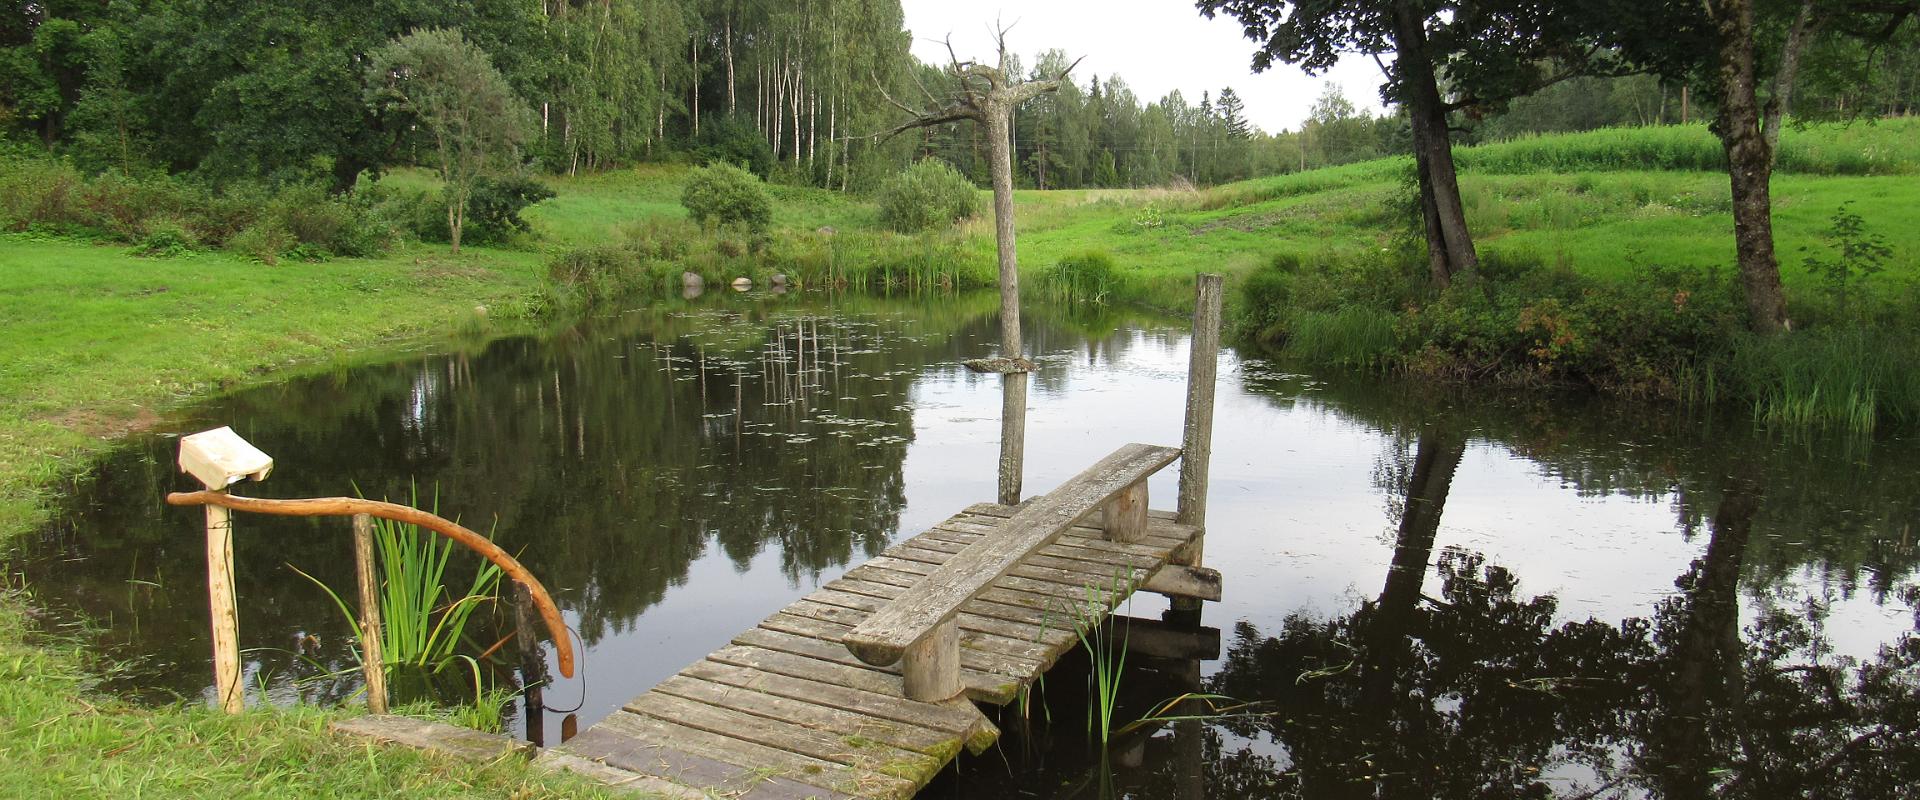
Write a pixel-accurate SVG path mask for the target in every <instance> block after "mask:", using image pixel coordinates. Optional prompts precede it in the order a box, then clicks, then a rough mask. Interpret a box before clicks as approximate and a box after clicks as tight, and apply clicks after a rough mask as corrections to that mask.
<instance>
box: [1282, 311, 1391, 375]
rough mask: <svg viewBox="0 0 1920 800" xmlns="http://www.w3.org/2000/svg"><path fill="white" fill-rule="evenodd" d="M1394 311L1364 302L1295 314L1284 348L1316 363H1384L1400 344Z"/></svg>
mask: <svg viewBox="0 0 1920 800" xmlns="http://www.w3.org/2000/svg"><path fill="white" fill-rule="evenodd" d="M1394 320H1395V317H1394V315H1393V314H1392V313H1390V312H1386V311H1381V310H1379V309H1375V308H1367V307H1364V306H1349V307H1347V308H1341V309H1337V310H1334V311H1301V312H1298V313H1296V314H1294V315H1293V318H1292V320H1291V325H1292V332H1291V334H1290V335H1289V336H1288V337H1287V340H1286V347H1285V352H1286V353H1287V355H1289V356H1293V357H1295V358H1299V359H1300V360H1302V361H1306V362H1309V363H1313V364H1328V365H1332V366H1338V367H1357V368H1362V369H1371V368H1376V367H1384V366H1386V365H1387V363H1388V361H1389V359H1391V358H1392V356H1393V355H1394V353H1395V352H1396V351H1397V348H1398V346H1399V344H1398V342H1397V341H1396V339H1395V337H1394V330H1393V329H1394Z"/></svg>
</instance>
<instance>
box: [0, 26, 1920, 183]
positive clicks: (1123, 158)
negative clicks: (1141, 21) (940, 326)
mask: <svg viewBox="0 0 1920 800" xmlns="http://www.w3.org/2000/svg"><path fill="white" fill-rule="evenodd" d="M904 25H905V20H904V18H903V16H902V12H901V9H900V5H899V3H898V2H897V0H796V1H794V2H773V1H771V0H592V1H590V2H574V1H573V0H544V2H533V3H528V2H509V1H508V0H467V2H460V3H419V2H411V1H408V0H376V1H375V2H366V3H354V4H350V5H343V4H338V3H330V2H322V1H321V0H289V1H288V2H276V3H271V4H261V3H247V2H237V1H236V0H132V1H123V2H111V3H97V2H63V1H61V0H41V1H38V2H27V3H20V4H15V5H13V6H12V8H11V9H10V11H9V12H8V13H6V14H5V16H4V18H0V130H4V131H5V133H6V135H7V137H8V138H9V139H12V140H14V141H15V142H16V143H18V146H25V147H29V148H31V147H33V146H35V145H37V147H38V148H40V149H43V150H48V151H53V152H56V153H60V154H63V155H66V156H69V157H71V158H72V159H73V160H74V161H75V162H76V163H78V164H80V165H81V166H82V167H83V168H87V169H90V170H94V171H106V170H118V171H122V172H135V171H140V170H159V171H165V172H170V173H192V174H195V175H198V176H202V177H205V178H207V179H209V180H212V181H215V182H222V181H230V180H235V179H266V180H270V181H274V182H285V181H289V180H294V181H316V180H318V181H324V182H326V183H328V184H330V185H332V186H334V187H336V188H344V187H346V186H348V185H351V184H352V182H353V181H354V180H355V179H356V178H357V177H358V176H359V175H360V174H361V173H363V172H365V171H368V170H374V171H377V170H380V169H383V168H386V167H391V166H396V165H404V164H409V163H414V162H415V161H418V160H422V159H423V158H424V157H423V156H421V155H419V154H418V153H417V152H416V148H418V147H420V146H421V143H420V142H418V141H415V138H416V136H415V132H416V128H415V126H414V125H412V124H411V120H408V119H406V118H405V116H404V115H401V114H396V113H394V112H393V110H392V109H387V108H381V107H378V106H377V105H376V104H372V103H369V102H367V100H366V96H367V88H368V87H367V86H366V85H365V84H366V82H367V77H366V70H365V67H366V64H367V62H368V59H369V57H370V54H372V53H374V52H375V51H377V50H378V49H379V48H380V47H381V46H383V45H385V44H386V43H388V42H390V41H392V40H394V39H395V38H397V37H399V36H402V35H404V34H405V33H407V32H409V31H413V30H418V29H423V28H453V29H458V30H459V31H460V32H461V33H462V35H464V36H465V37H466V38H467V39H468V41H470V42H472V43H473V44H475V45H477V46H478V47H480V48H481V49H482V50H484V51H485V52H486V53H487V54H488V56H489V57H490V58H491V59H492V61H493V63H494V65H495V67H497V68H498V69H499V71H500V73H501V74H502V75H503V76H504V77H505V78H506V80H507V82H508V83H509V84H510V85H511V87H512V88H513V90H514V91H515V92H516V93H517V94H518V95H519V96H520V97H521V98H522V99H523V100H524V101H525V102H526V103H527V105H528V107H529V108H531V109H532V111H533V112H534V113H535V114H536V115H537V118H538V134H537V136H536V137H534V138H533V139H532V140H531V142H530V143H529V145H528V146H527V148H526V153H525V156H526V158H527V159H528V160H529V162H530V163H534V164H537V165H539V166H540V167H542V168H544V169H546V170H550V171H554V172H577V171H581V170H596V169H604V168H608V167H611V166H615V165H621V164H628V163H633V162H637V161H644V160H662V159H682V160H711V159H714V158H724V159H726V160H732V161H737V162H743V163H747V164H749V165H750V166H752V167H753V168H754V169H755V171H756V172H760V173H762V174H763V175H768V176H769V177H776V178H778V179H780V180H783V181H785V182H789V183H803V184H811V185H816V186H827V187H832V188H839V189H847V188H854V189H859V188H871V187H873V186H875V185H877V184H878V182H879V181H881V180H882V179H884V178H885V177H886V176H888V175H891V174H893V173H894V172H896V171H898V170H899V169H900V168H901V167H903V166H904V165H905V164H906V163H908V162H909V161H911V160H913V159H914V158H917V157H921V156H929V155H931V156H938V157H940V158H942V159H944V160H946V161H949V162H951V163H953V164H954V165H956V166H957V167H959V168H960V170H961V171H962V172H963V173H965V174H967V175H968V176H969V177H971V178H974V179H975V180H976V181H978V182H982V183H984V181H985V178H986V166H985V152H986V151H985V147H984V144H983V142H982V141H981V138H980V137H981V132H980V131H979V130H978V129H977V128H976V127H975V126H964V125H949V126H944V127H939V128H931V129H926V130H922V131H916V132H914V133H913V134H912V135H907V136H901V137H897V138H894V139H877V138H873V137H872V136H871V134H873V133H875V132H878V131H882V130H886V129H887V128H888V127H889V126H890V125H891V124H892V123H893V122H895V121H897V119H898V118H899V116H900V112H899V111H898V110H897V109H895V108H894V107H892V106H890V105H889V104H888V103H886V102H885V101H884V100H883V91H882V90H883V89H887V88H891V89H892V90H893V94H894V95H895V96H900V97H910V96H917V91H918V90H917V87H916V84H917V83H918V84H926V85H934V84H936V83H937V82H938V81H940V79H941V75H940V68H941V67H944V66H945V65H929V64H924V63H921V62H919V61H918V60H917V59H915V58H914V57H913V56H912V54H911V53H910V52H909V48H910V46H911V42H912V39H911V36H912V34H909V33H908V32H906V31H905V30H904ZM915 33H916V34H918V35H921V36H926V35H937V34H938V33H940V32H930V31H921V32H915ZM1038 44H1042V45H1044V44H1045V43H1044V42H1042V43H1038ZM1074 55H1077V54H1068V53H1065V52H1062V51H1059V50H1046V51H1044V52H1042V53H1041V54H1040V55H1039V56H1038V57H1036V58H1035V59H1034V63H1033V64H1032V65H1031V66H1030V68H1027V69H1024V70H1022V71H1023V72H1024V73H1031V74H1036V75H1038V74H1057V73H1059V72H1060V71H1061V69H1062V68H1063V67H1064V66H1065V65H1066V64H1068V63H1069V62H1070V61H1071V58H1072V56H1074ZM1862 58H1870V59H1876V60H1877V61H1878V62H1879V63H1878V65H1877V73H1876V79H1875V80H1874V81H1872V82H1870V83H1869V84H1866V85H1862V84H1861V83H1859V82H1857V81H1852V80H1850V79H1849V76H1848V75H1845V74H1839V73H1831V74H1827V73H1823V74H1815V75H1810V76H1808V78H1807V79H1806V80H1805V82H1804V83H1805V86H1804V87H1803V88H1802V90H1801V91H1800V93H1799V94H1798V95H1796V96H1795V99H1794V104H1795V107H1796V110H1806V111H1810V112H1815V113H1816V115H1820V116H1835V115H1852V114H1864V115H1871V116H1878V115H1888V114H1906V113H1912V112H1913V110H1914V109H1915V108H1916V107H1917V106H1920V32H1916V31H1915V30H1913V29H1911V28H1910V29H1908V30H1907V31H1905V32H1904V33H1902V34H1901V36H1900V37H1899V38H1898V39H1896V40H1895V41H1893V42H1891V43H1889V44H1888V45H1886V46H1883V47H1880V48H1879V49H1877V50H1876V51H1875V52H1872V53H1863V54H1862ZM1074 79H1075V80H1074V84H1073V85H1071V86H1068V87H1066V88H1065V89H1063V90H1062V91H1060V92H1058V93H1056V94H1050V95H1046V96H1043V97H1041V98H1039V99H1037V100H1035V101H1033V102H1032V103H1030V104H1028V105H1027V106H1025V107H1023V108H1021V109H1020V110H1019V112H1018V113H1017V114H1016V117H1015V121H1014V123H1015V124H1014V148H1015V151H1014V152H1015V159H1016V179H1017V180H1018V182H1019V183H1020V185H1022V186H1027V187H1033V188H1049V189H1051V188H1077V187H1121V186H1149V185H1162V184H1167V183H1180V182H1188V183H1194V184H1200V185H1209V184H1216V183H1223V182H1228V181H1233V180H1239V179H1242V178H1247V177H1252V176H1257V175H1266V174H1276V173H1282V172H1290V171H1295V170H1303V169H1312V168H1315V167H1321V166H1328V165H1334V164H1341V163H1347V162H1352V161H1357V160H1362V159H1367V158H1374V157H1378V156H1382V155H1392V154H1402V153H1406V152H1409V150H1410V148H1411V135H1410V133H1409V127H1408V125H1407V123H1406V120H1405V116H1404V112H1401V111H1396V112H1394V113H1392V114H1389V115H1387V116H1376V115H1373V114H1370V113H1368V112H1366V111H1363V110H1360V109H1359V108H1357V107H1356V105H1355V103H1354V102H1353V101H1352V99H1351V98H1348V97H1345V96H1343V95H1342V94H1341V93H1340V92H1339V91H1338V90H1337V89H1336V88H1334V87H1332V86H1331V85H1329V87H1328V88H1327V91H1326V92H1325V93H1324V94H1322V96H1321V97H1319V99H1318V100H1317V101H1316V102H1315V103H1314V105H1313V108H1312V111H1311V114H1310V115H1309V117H1308V118H1307V119H1306V120H1305V121H1304V122H1303V123H1302V124H1301V125H1300V126H1298V127H1297V128H1295V129H1292V130H1284V131H1262V130H1260V129H1259V128H1258V127H1256V126H1254V125H1253V124H1251V123H1250V122H1249V120H1248V116H1247V112H1246V109H1245V106H1244V103H1243V101H1242V99H1241V98H1240V96H1239V95H1238V94H1237V93H1236V92H1235V91H1234V90H1233V89H1232V88H1231V87H1220V88H1218V89H1213V88H1202V89H1200V90H1199V97H1198V98H1197V99H1196V98H1194V97H1192V96H1191V95H1189V94H1186V93H1183V92H1180V91H1175V92H1171V93H1169V94H1167V95H1166V96H1164V97H1160V98H1157V99H1144V98H1141V97H1139V96H1137V95H1135V93H1134V92H1133V90H1132V89H1131V88H1129V86H1128V84H1127V82H1126V80H1125V79H1124V77H1122V76H1120V75H1105V76H1102V75H1086V76H1084V77H1083V76H1080V75H1075V76H1074ZM1259 79H1260V78H1258V77H1249V78H1247V79H1246V80H1248V81H1252V80H1259ZM1701 105H1702V102H1701V101H1700V100H1699V94H1698V93H1697V92H1695V93H1691V96H1690V93H1689V92H1688V90H1687V87H1685V86H1678V85H1673V84H1672V83H1671V82H1663V81H1661V80H1659V79H1656V78H1654V77H1651V76H1648V75H1632V76H1624V77H1585V78H1579V79H1575V80H1570V81H1566V82H1563V83H1559V84H1556V85H1553V86H1550V87H1548V88H1546V89H1544V90H1542V91H1540V92H1538V93H1536V94H1534V95H1532V96H1527V97H1522V98H1519V99H1518V100H1516V101H1515V102H1513V103H1512V104H1511V105H1510V106H1509V107H1507V108H1504V109H1501V110H1500V112H1499V113H1498V114H1495V115H1491V116H1486V117H1484V118H1479V119H1469V118H1466V117H1465V116H1462V118H1461V119H1460V120H1459V122H1460V124H1461V125H1462V127H1463V129H1465V130H1467V131H1469V132H1468V133H1467V134H1465V135H1466V137H1467V139H1466V140H1467V141H1472V140H1476V139H1478V140H1486V139H1493V138H1504V137H1511V136H1514V135H1520V134H1526V133H1534V132H1550V131H1567V130H1582V129H1590V128H1595V127H1603V126H1609V125H1642V124H1657V123H1670V122H1683V121H1693V120H1702V119H1709V118H1711V112H1710V111H1709V110H1706V109H1703V108H1702V107H1701Z"/></svg>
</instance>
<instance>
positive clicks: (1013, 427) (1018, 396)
mask: <svg viewBox="0 0 1920 800" xmlns="http://www.w3.org/2000/svg"><path fill="white" fill-rule="evenodd" d="M1016 355H1017V354H1016ZM1026 447H1027V373H1025V372H1008V373H1004V374H1002V375H1001V376H1000V491H999V501H1000V504H1001V505H1003V506H1015V505H1019V504H1020V479H1021V476H1022V474H1023V473H1024V472H1025V471H1026V459H1027V455H1026Z"/></svg>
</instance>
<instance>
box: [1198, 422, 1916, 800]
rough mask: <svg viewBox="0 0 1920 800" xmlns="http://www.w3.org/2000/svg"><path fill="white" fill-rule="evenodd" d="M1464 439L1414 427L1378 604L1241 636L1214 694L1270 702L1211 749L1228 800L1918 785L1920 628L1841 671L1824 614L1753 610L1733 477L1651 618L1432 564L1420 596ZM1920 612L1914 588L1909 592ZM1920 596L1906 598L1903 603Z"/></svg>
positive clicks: (1748, 496) (1698, 793)
mask: <svg viewBox="0 0 1920 800" xmlns="http://www.w3.org/2000/svg"><path fill="white" fill-rule="evenodd" d="M1458 446H1459V445H1458V442H1457V440H1451V441H1450V440H1448V439H1447V438H1446V437H1445V435H1444V434H1436V433H1433V432H1426V431H1423V432H1422V434H1421V436H1420V440H1419V447H1418V451H1417V453H1416V456H1415V459H1414V466H1413V469H1412V472H1411V475H1410V476H1409V480H1408V481H1407V487H1408V488H1407V495H1406V501H1405V503H1404V509H1405V512H1404V515H1403V517H1402V524H1401V526H1400V529H1399V533H1398V535H1397V537H1396V540H1395V549H1394V557H1393V564H1392V566H1391V567H1390V568H1389V571H1388V577H1387V580H1386V584H1385V587H1384V588H1383V590H1382V591H1381V594H1380V596H1379V598H1377V599H1376V600H1372V601H1368V602H1365V603H1363V604H1362V605H1361V606H1360V607H1359V608H1358V609H1357V610H1355V611H1354V612H1353V613H1352V614H1349V615H1346V616H1343V617H1336V618H1332V619H1315V618H1311V617H1308V616H1304V615H1295V616H1292V617H1289V618H1288V619H1286V620H1285V621H1284V622H1283V623H1282V624H1281V626H1280V629H1279V630H1278V631H1277V632H1272V633H1262V632H1261V631H1260V630H1259V629H1258V628H1257V627H1255V626H1254V625H1252V624H1250V623H1245V622H1242V623H1241V624H1240V625H1239V626H1237V627H1236V630H1235V635H1234V641H1233V643H1232V646H1231V648H1230V650H1229V652H1228V654H1227V656H1226V659H1225V661H1224V663H1223V664H1222V667H1221V669H1220V670H1219V672H1218V673H1216V674H1215V675H1214V676H1212V677H1211V678H1209V679H1208V682H1207V688H1208V690H1209V691H1213V692H1218V693H1221V694H1226V695H1230V696H1233V697H1236V698H1239V699H1243V700H1262V701H1267V702H1269V703H1270V704H1271V705H1272V708H1273V709H1274V711H1275V714H1274V715H1273V716H1270V717H1262V718H1251V719H1236V720H1231V721H1228V722H1225V723H1223V725H1222V727H1223V728H1224V729H1225V730H1226V731H1228V732H1230V733H1232V734H1234V735H1236V736H1239V737H1242V738H1243V739H1246V738H1257V737H1263V736H1264V737H1267V738H1270V739H1271V740H1272V741H1274V742H1275V743H1277V744H1279V745H1280V746H1281V748H1282V750H1283V752H1282V753H1281V754H1280V755H1279V756H1273V755H1267V754H1263V753H1261V752H1259V751H1258V750H1256V749H1254V748H1253V747H1251V746H1244V745H1227V744H1225V743H1223V742H1221V741H1220V740H1219V739H1218V738H1217V737H1216V738H1215V739H1213V740H1210V742H1209V746H1210V749H1211V750H1212V751H1213V755H1214V757H1213V758H1212V759H1210V761H1209V771H1210V772H1209V784H1210V786H1211V787H1212V789H1213V794H1214V795H1215V796H1232V797H1348V796H1351V797H1361V796H1365V797H1516V798H1519V797H1549V796H1563V797H1634V796H1645V795H1651V796H1658V797H1666V798H1696V797H1708V796H1730V797H1755V798H1771V797H1846V798H1851V797H1860V798H1868V797H1876V798H1877V797H1896V796H1900V795H1901V793H1903V792H1910V791H1912V789H1911V787H1912V786H1914V785H1920V784H1916V781H1920V734H1916V731H1920V673H1916V669H1920V612H1916V620H1915V625H1916V628H1915V630H1914V631H1913V632H1909V633H1907V634H1906V635H1904V636H1902V637H1900V638H1899V639H1898V640H1897V641H1895V642H1893V643H1891V644H1889V645H1887V646H1885V647H1884V648H1883V649H1882V650H1881V652H1880V653H1879V654H1878V655H1877V656H1876V657H1875V658H1873V659H1870V660H1868V661H1867V662H1866V663H1853V662H1851V661H1848V660H1846V659H1842V658H1836V657H1835V656H1833V655H1832V654H1831V653H1830V651H1829V648H1828V646H1827V643H1826V640H1825V637H1824V635H1823V633H1822V631H1821V629H1820V623H1821V620H1822V618H1823V616H1824V611H1823V610H1822V609H1821V608H1820V607H1819V606H1817V605H1812V606H1808V607H1805V608H1801V609H1793V608H1783V607H1782V606H1781V605H1779V604H1778V603H1774V602H1765V603H1761V610H1760V612H1759V614H1758V619H1757V620H1756V621H1755V622H1754V624H1752V625H1749V626H1748V627H1747V628H1746V629H1745V630H1744V631H1743V630H1742V629H1741V626H1740V621H1739V612H1740V597H1739V577H1740V575H1741V573H1742V570H1743V567H1744V566H1745V563H1744V562H1745V560H1746V559H1747V558H1748V557H1749V555H1750V554H1751V552H1752V551H1751V549H1750V547H1749V545H1750V543H1751V542H1752V538H1753V531H1754V521H1755V520H1756V519H1757V518H1758V516H1759V512H1760V509H1761V507H1762V506H1763V503H1762V502H1761V492H1760V487H1759V485H1758V483H1757V482H1755V481H1753V480H1752V479H1751V477H1750V476H1741V475H1735V476H1733V477H1731V478H1729V479H1727V482H1726V484H1725V486H1724V491H1723V493H1722V496H1721V499H1720V503H1719V505H1718V506H1717V508H1716V509H1715V513H1714V522H1713V525H1712V534H1711V539H1710V540H1709V542H1708V543H1707V547H1706V550H1705V552H1704V553H1703V554H1702V556H1701V557H1700V558H1699V559H1698V560H1696V561H1695V562H1694V563H1693V564H1692V566H1691V567H1690V568H1689V569H1688V571H1687V573H1686V574H1684V575H1682V576H1680V578H1679V580H1677V581H1676V585H1677V586H1678V587H1679V589H1680V592H1679V593H1678V594H1677V595H1675V596H1673V597H1672V598H1669V599H1668V600H1665V601H1662V602H1661V603H1660V604H1658V605H1657V606H1656V607H1655V609H1654V610H1653V614H1652V616H1651V617H1650V618H1634V619H1628V620H1624V621H1623V622H1621V623H1620V624H1618V625H1611V624H1607V623H1604V622H1600V621H1597V620H1591V619H1589V620H1586V621H1579V622H1565V623H1560V624H1556V623H1555V622H1554V620H1555V617H1556V610H1557V604H1556V601H1555V599H1554V598H1553V597H1552V596H1536V597H1525V596H1523V595H1521V594H1520V593H1519V592H1518V586H1519V580H1518V577H1517V576H1515V575H1513V574H1512V573H1511V572H1510V571H1508V570H1506V569H1504V568H1502V567H1500V566H1497V565H1489V564H1486V563H1485V562H1484V559H1483V558H1482V557H1481V556H1480V555H1478V554H1474V553H1469V552H1466V551H1463V550H1460V549H1457V548H1443V549H1442V551H1441V555H1440V557H1439V560H1438V565H1437V567H1438V573H1439V575H1440V579H1441V585H1440V587H1439V594H1438V596H1437V597H1434V596H1429V595H1427V594H1426V593H1425V592H1424V590H1423V588H1422V585H1421V584H1422V582H1423V579H1424V576H1425V574H1426V569H1425V568H1426V563H1427V562H1426V557H1427V554H1428V553H1430V552H1431V550H1432V548H1433V547H1434V544H1435V542H1434V539H1435V536H1434V530H1435V527H1436V525H1437V521H1438V514H1439V511H1440V510H1441V506H1442V503H1443V502H1444V499H1445V496H1446V493H1447V483H1448V480H1449V478H1450V475H1451V464H1455V463H1457V462H1458V452H1459V451H1458V449H1457V448H1458ZM1915 594H1916V595H1920V593H1915ZM1916 600H1920V596H1911V597H1909V598H1907V601H1908V602H1914V601H1916Z"/></svg>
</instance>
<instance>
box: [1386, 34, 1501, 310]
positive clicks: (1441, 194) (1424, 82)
mask: <svg viewBox="0 0 1920 800" xmlns="http://www.w3.org/2000/svg"><path fill="white" fill-rule="evenodd" d="M1393 22H1394V25H1393V38H1394V51H1395V52H1397V53H1400V54H1401V55H1400V57H1399V58H1398V59H1397V61H1396V65H1397V66H1398V67H1399V69H1400V71H1401V74H1400V78H1401V82H1402V84H1403V86H1402V89H1401V91H1402V92H1403V94H1402V96H1401V97H1400V102H1401V103H1402V104H1403V105H1405V107H1406V109H1407V119H1408V122H1409V123H1410V124H1411V125H1412V128H1413V157H1414V161H1415V162H1416V163H1417V164H1418V165H1419V166H1418V171H1419V177H1420V185H1421V212H1422V213H1423V214H1425V215H1428V217H1427V220H1426V225H1425V230H1426V235H1427V254H1428V264H1427V266H1428V271H1429V272H1430V273H1431V277H1432V279H1433V283H1434V285H1435V286H1437V287H1441V288H1445V287H1446V286H1447V285H1448V284H1449V283H1451V282H1452V281H1453V278H1454V276H1456V275H1460V274H1463V273H1469V272H1472V271H1473V270H1475V269H1477V268H1478V267H1479V266H1480V256H1479V254H1478V253H1476V252H1475V251H1474V248H1473V239H1472V237H1471V236H1470V235H1469V234H1468V232H1467V216H1466V211H1465V209H1464V208H1462V206H1461V203H1460V177H1459V174H1458V172H1456V171H1455V169H1454V165H1453V138H1452V134H1451V133H1449V132H1448V130H1447V107H1446V103H1445V102H1444V101H1443V100H1441V98H1440V85H1439V81H1438V80H1437V78H1436V76H1435V75H1434V70H1433V62H1432V61H1431V60H1429V59H1428V57H1427V32H1426V27H1425V16H1424V15H1423V14H1422V13H1421V12H1419V11H1417V10H1415V9H1414V8H1413V7H1412V5H1411V4H1410V3H1407V2H1398V3H1395V4H1394V8H1393Z"/></svg>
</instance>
